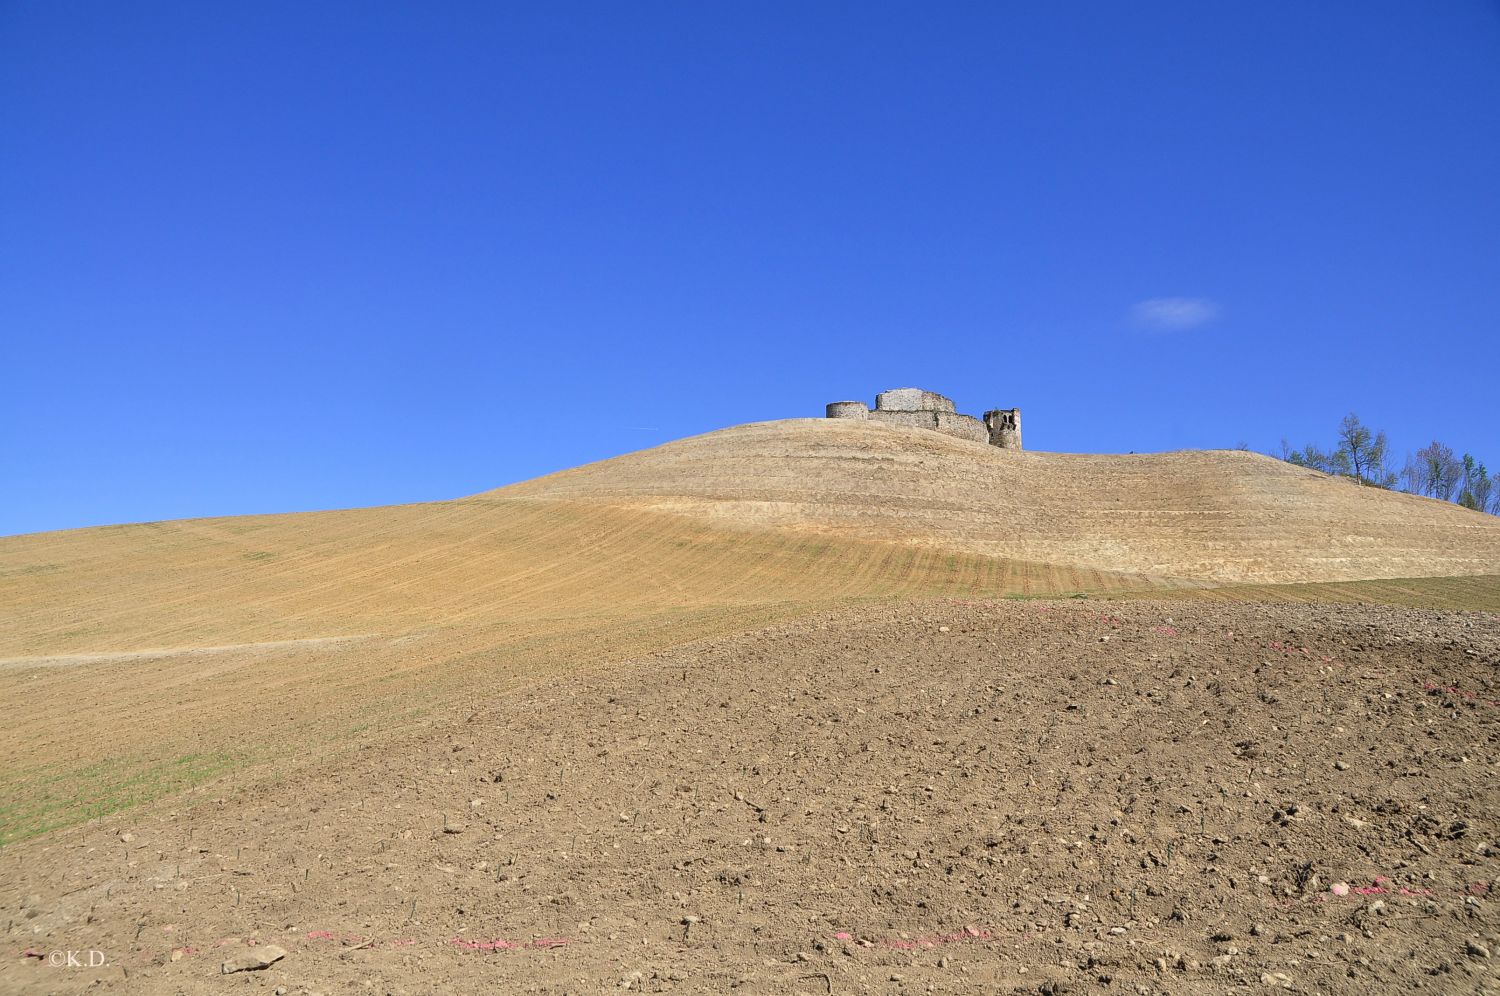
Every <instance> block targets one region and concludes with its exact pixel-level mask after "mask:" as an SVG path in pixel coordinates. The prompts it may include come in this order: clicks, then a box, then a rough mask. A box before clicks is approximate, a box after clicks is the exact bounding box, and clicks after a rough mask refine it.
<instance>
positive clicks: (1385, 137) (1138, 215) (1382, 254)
mask: <svg viewBox="0 0 1500 996" xmlns="http://www.w3.org/2000/svg"><path fill="white" fill-rule="evenodd" d="M0 121H3V122H4V123H3V125H0V533H17V532H28V531H35V530H43V529H56V528H65V527H71V526H81V525H90V524H98V523H109V522H122V521H136V520H150V519H164V518H175V517H182V516H199V515H218V514H234V513H243V512H263V511H291V510H300V509H311V508H336V507H347V506H354V505H372V504H383V503H390V502H406V501H418V500H427V499H436V498H446V497H452V496H456V495H462V494H467V493H472V492H475V491H479V490H483V489H485V488H489V487H494V486H498V485H501V484H505V483H508V482H511V481H516V480H521V479H525V478H527V477H531V476H535V475H537V474H541V473H544V472H548V471H551V470H556V469H560V468H563V467H567V466H571V465H574V464H578V463H582V462H585V461H589V460H595V459H600V458H603V457H607V456H611V455H614V454H618V453H623V452H626V451H629V450H633V449H639V448H642V447H646V446H652V445H656V444H658V443H661V442H665V441H667V440H670V439H673V438H677V437H681V436H685V435H690V434H694V433H699V432H705V431H708V430H711V429H714V428H719V427H722V426H726V425H732V424H736V423H740V422H747V421H754V420H760V419H771V418H784V417H792V416H812V415H819V414H821V412H822V406H823V403H824V402H826V401H830V400H835V399H842V398H865V399H869V398H872V397H873V395H874V394H875V393H876V392H877V391H880V390H884V389H886V388H891V387H897V386H904V385H917V386H923V387H927V388H930V389H933V390H938V391H942V392H944V393H947V394H950V395H952V396H953V397H955V398H956V399H957V400H958V402H959V404H960V407H961V409H962V410H967V411H972V412H979V411H982V410H983V409H985V408H988V407H1000V406H1004V407H1010V406H1012V405H1019V406H1021V407H1022V409H1023V410H1024V419H1025V431H1026V442H1027V445H1028V447H1030V448H1035V449H1048V450H1069V451H1127V450H1157V449H1173V448H1181V447H1224V446H1234V445H1236V444H1237V443H1239V442H1242V441H1243V442H1246V443H1249V444H1250V445H1251V446H1252V447H1254V448H1256V449H1263V450H1273V449H1275V448H1276V447H1277V445H1278V443H1279V440H1280V439H1281V438H1282V437H1283V436H1286V437H1289V438H1290V439H1291V440H1292V441H1293V442H1294V443H1299V444H1300V443H1302V442H1305V441H1308V440H1319V441H1329V440H1331V439H1332V436H1333V432H1334V428H1335V426H1336V425H1337V422H1338V420H1339V418H1340V417H1341V416H1342V415H1343V414H1344V413H1345V412H1347V411H1349V410H1351V409H1353V410H1356V411H1358V412H1359V413H1360V414H1361V415H1362V416H1364V418H1365V419H1366V421H1368V422H1371V423H1373V424H1375V425H1377V426H1383V427H1385V428H1386V429H1388V430H1389V431H1390V433H1391V436H1392V441H1393V444H1394V446H1395V447H1396V449H1397V450H1398V452H1399V453H1402V454H1404V453H1405V452H1406V451H1408V450H1411V449H1415V448H1416V447H1418V446H1420V445H1422V444H1424V443H1425V442H1427V441H1428V440H1429V439H1432V438H1434V437H1436V438H1439V439H1442V440H1444V441H1446V442H1448V443H1449V444H1450V445H1452V446H1453V447H1454V448H1455V449H1456V450H1459V451H1463V450H1466V449H1467V450H1472V451H1474V452H1475V453H1477V454H1479V455H1480V456H1488V458H1489V461H1490V463H1491V464H1492V465H1493V464H1500V433H1497V432H1496V431H1495V424H1496V423H1495V397H1496V394H1497V391H1496V387H1495V381H1496V368H1497V364H1496V360H1497V358H1500V345H1497V341H1496V333H1497V332H1500V10H1497V7H1496V5H1495V4H1494V3H1486V2H1481V0H1474V2H1463V0H1428V2H1410V0H1404V2H1380V0H1373V2H1365V0H1362V2H1357V3H1356V2H1319V3H1308V2H1305V0H1297V2H1268V3H1256V4H1204V3H1201V2H1181V3H1155V2H1136V3H1129V4H1125V3H1119V4H1108V3H1097V2H1087V3H1066V2H1057V3H1036V4H998V3H994V4H992V3H966V4H914V3H908V4H889V3H840V4H814V3H806V2H798V3H787V4H771V3H753V4H751V3H687V2H682V3H651V2H645V3H629V4H624V3H603V2H600V3H584V4H570V3H547V4H527V5H505V4H498V3H475V4H465V3H430V4H390V3H380V4H372V3H362V2H361V3H353V2H351V3H317V4H308V3H300V2H299V3H277V2H257V3H245V4H202V3H180V4H179V3H151V2H143V3H129V4H119V3H102V2H100V3H95V2H84V3H23V2H17V0H10V2H3V3H0Z"/></svg>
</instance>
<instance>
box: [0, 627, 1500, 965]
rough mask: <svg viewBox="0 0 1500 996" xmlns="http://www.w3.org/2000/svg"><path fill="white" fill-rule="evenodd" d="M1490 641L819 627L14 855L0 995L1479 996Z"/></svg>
mask: <svg viewBox="0 0 1500 996" xmlns="http://www.w3.org/2000/svg"><path fill="white" fill-rule="evenodd" d="M1101 609H1103V610H1104V611H1101ZM1497 663H1500V623H1497V619H1496V617H1495V616H1474V615H1465V614H1456V613H1439V612H1432V611H1419V610H1409V609H1385V608H1370V607H1360V606H1354V607H1350V606H1306V605H1300V606H1289V605H1253V604H1244V603H1239V604H1218V603H1206V602H1189V603H1182V602H1176V603H1152V602H1131V603H1123V604H1118V605H1116V604H1110V605H1107V606H1100V605H1098V604H1095V603H1091V602H1076V601H1075V602H1064V603H1048V602H1044V601H1002V602H998V603H986V602H978V603H976V602H963V603H959V602H951V601H950V602H926V603H922V604H919V605H898V606H874V607H866V608H861V609H858V610H844V611H840V612H836V613H831V614H830V613H820V614H817V615H814V616H811V617H807V618H803V619H800V620H796V621H792V622H788V623H782V624H777V625H775V626H772V627H770V628H767V629H763V630H761V631H758V632H755V633H752V634H748V635H743V636H735V637H729V638H718V639H714V640H709V641H704V642H701V643H697V644H693V645H688V646H684V647H681V648H678V649H675V650H672V651H668V652H664V653H661V654H655V655H651V656H648V657H646V658H643V659H640V660H638V661H636V662H633V663H629V664H625V665H621V666H616V667H612V668H603V669H594V670H590V671H587V672H578V671H574V672H571V673H565V674H561V675H556V676H545V677H543V676H538V677H536V678H534V679H533V680H531V681H529V682H526V683H522V684H520V685H517V686H514V687H512V688H510V689H508V690H507V692H506V693H505V694H501V695H490V696H483V697H476V699H475V700H474V701H473V702H472V703H466V704H463V705H462V706H461V707H449V708H445V709H443V710H441V711H440V712H439V713H438V714H437V715H435V716H433V717H432V721H431V722H430V724H429V725H428V726H426V727H425V728H423V729H421V730H419V731H412V732H410V733H409V734H407V735H403V736H400V737H397V738H394V739H390V740H384V741H382V740H379V739H374V738H372V737H371V736H369V735H365V736H363V737H360V738H358V739H357V740H356V746H357V749H356V750H354V751H352V752H350V753H349V754H346V755H344V756H340V757H337V758H332V759H325V760H323V761H321V762H319V763H317V764H314V765H310V766H308V767H306V768H303V769H300V770H298V771H294V772H292V773H290V774H287V775H286V776H284V777H280V778H277V779H267V778H250V777H239V778H235V779H231V780H227V781H223V782H220V783H219V784H217V785H215V786H214V787H212V788H211V789H207V790H200V791H197V792H194V793H191V794H190V795H188V796H186V797H182V798H179V799H177V800H174V801H172V802H171V803H170V808H169V807H168V806H167V805H161V806H158V807H155V808H154V809H152V810H149V811H146V812H137V813H133V814H128V815H123V816H116V817H111V818H107V819H103V820H100V821H97V822H94V823H91V824H89V825H87V826H82V827H76V828H73V829H70V830H64V831H60V832H57V833H54V834H52V835H49V836H48V837H47V838H44V839H43V840H38V841H31V842H27V843H23V844H20V845H17V846H15V847H11V848H7V849H5V851H4V852H0V907H3V908H4V909H5V910H6V919H7V920H8V924H7V925H6V932H5V933H4V934H3V935H0V936H3V937H4V941H5V944H6V946H7V947H8V948H9V949H10V950H9V951H8V952H7V955H6V957H5V958H4V959H0V991H5V992H22V993H28V992H36V993H43V992H52V993H66V992H81V991H84V990H86V989H87V988H88V987H89V986H90V985H91V984H93V983H95V981H96V980H98V981H101V982H102V983H103V984H104V985H105V988H106V990H107V991H110V992H135V993H153V994H154V993H183V994H208V993H219V992H230V991H240V992H243V991H254V992H264V993H271V992H272V991H273V990H276V989H277V987H283V986H284V987H286V992H288V993H309V992H321V993H335V992H363V991H370V992H379V993H391V994H418V993H431V992H444V993H461V994H467V993H494V992H507V993H509V992H554V993H563V992H580V993H581V992H601V991H629V992H666V991H674V990H675V991H680V992H731V991H732V992H736V993H829V992H833V993H860V992H879V993H897V992H929V991H930V992H975V993H978V992H983V993H994V992H1000V993H1012V992H1014V993H1031V994H1035V993H1057V992H1071V993H1081V992H1099V993H1117V992H1126V993H1138V992H1145V993H1243V992H1277V991H1290V992H1299V993H1309V994H1311V993H1329V994H1334V993H1356V992H1395V991H1409V990H1411V989H1413V988H1416V987H1418V986H1420V987H1422V988H1424V989H1425V990H1426V991H1430V992H1438V993H1482V992H1495V991H1500V989H1497V987H1500V980H1497V978H1496V973H1495V970H1494V967H1493V966H1494V965H1495V961H1494V960H1493V959H1492V958H1490V957H1489V954H1490V953H1492V952H1494V951H1495V948H1496V944H1497V941H1500V930H1497V924H1496V920H1495V915H1494V912H1493V906H1494V902H1495V900H1494V890H1495V879H1496V875H1497V871H1500V842H1497V834H1500V824H1497V820H1496V814H1497V813H1500V790H1497V788H1496V780H1495V768H1496V764H1497V763H1500V754H1497V747H1500V724H1497V721H1496V720H1497V717H1500V681H1497V679H1496V665H1497ZM267 945H275V946H276V947H277V948H278V949H280V950H281V951H282V952H285V954H284V956H283V957H281V958H280V959H279V960H277V961H276V962H275V963H274V964H272V965H271V966H270V967H269V968H267V969H265V970H264V971H260V972H256V973H251V974H253V978H251V979H248V980H247V979H246V977H245V976H243V975H230V976H225V975H223V974H221V973H222V966H223V965H224V964H225V963H226V962H230V963H233V962H234V961H235V960H237V959H239V958H242V957H244V956H245V955H247V954H248V953H251V952H264V951H265V948H266V946H267ZM58 950H75V951H79V952H82V953H84V956H85V957H86V956H87V952H90V951H99V952H101V953H102V955H103V956H104V957H106V958H107V959H108V961H109V964H108V965H101V966H99V967H98V968H95V969H88V968H79V969H66V968H53V967H49V966H48V964H47V958H48V957H49V956H50V953H51V952H53V951H58ZM27 952H33V953H32V954H27ZM272 953H274V952H272ZM95 991H97V990H95Z"/></svg>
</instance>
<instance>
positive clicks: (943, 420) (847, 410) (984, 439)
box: [827, 387, 1021, 450]
mask: <svg viewBox="0 0 1500 996" xmlns="http://www.w3.org/2000/svg"><path fill="white" fill-rule="evenodd" d="M827 413H828V417H829V418H853V419H863V420H869V421H875V422H889V423H890V424H892V425H909V426H912V427H913V428H917V429H931V430H933V431H934V432H941V433H943V434H945V435H949V436H956V437H958V438H959V439H967V440H970V441H972V442H976V443H989V444H991V445H992V446H998V447H1000V448H1002V449H1015V450H1018V449H1020V448H1021V410H1020V409H1019V408H1007V409H996V410H994V411H989V412H985V414H984V421H982V422H981V421H980V420H979V419H977V418H975V417H974V416H972V415H963V414H960V413H959V412H958V410H957V409H956V408H955V407H954V405H953V402H952V400H951V399H949V398H945V397H943V396H942V395H941V394H935V393H933V392H932V391H923V390H921V389H920V388H916V387H901V388H897V389H896V390H894V391H883V392H881V393H880V394H877V395H876V396H875V407H874V408H870V407H869V406H868V405H866V404H865V403H864V402H863V401H835V402H833V403H831V404H830V405H828V408H827Z"/></svg>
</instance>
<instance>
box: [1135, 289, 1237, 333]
mask: <svg viewBox="0 0 1500 996" xmlns="http://www.w3.org/2000/svg"><path fill="white" fill-rule="evenodd" d="M1131 314H1132V316H1133V317H1134V318H1135V324H1136V325H1138V326H1140V327H1141V328H1143V329H1149V330H1151V331H1153V332H1183V331H1186V330H1187V329H1195V328H1197V327H1199V326H1200V325H1207V324H1208V323H1209V322H1211V321H1213V320H1214V319H1216V318H1218V317H1219V306H1218V305H1217V304H1214V303H1213V302H1212V301H1210V300H1209V299H1208V298H1206V297H1153V298H1151V299H1150V300H1149V301H1141V302H1140V303H1139V304H1137V305H1136V306H1135V307H1134V308H1132V309H1131Z"/></svg>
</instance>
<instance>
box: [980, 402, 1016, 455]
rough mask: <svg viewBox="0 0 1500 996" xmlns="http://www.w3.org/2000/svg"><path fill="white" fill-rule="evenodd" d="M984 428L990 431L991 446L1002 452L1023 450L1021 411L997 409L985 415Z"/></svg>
mask: <svg viewBox="0 0 1500 996" xmlns="http://www.w3.org/2000/svg"><path fill="white" fill-rule="evenodd" d="M984 427H985V428H986V429H988V430H990V444H991V445H993V446H998V447H1000V448H1001V449H1002V450H1018V449H1020V448H1021V409H1019V408H996V409H995V410H994V411H988V412H985V413H984Z"/></svg>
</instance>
